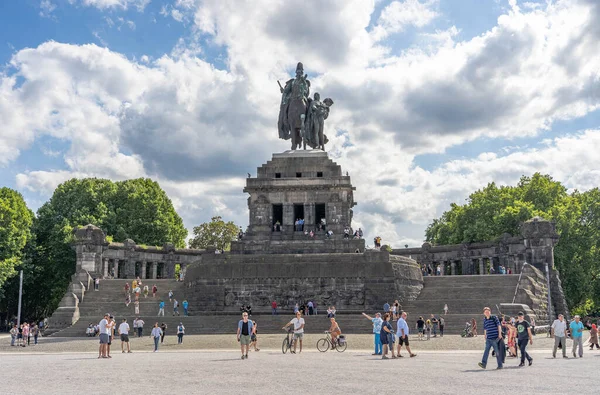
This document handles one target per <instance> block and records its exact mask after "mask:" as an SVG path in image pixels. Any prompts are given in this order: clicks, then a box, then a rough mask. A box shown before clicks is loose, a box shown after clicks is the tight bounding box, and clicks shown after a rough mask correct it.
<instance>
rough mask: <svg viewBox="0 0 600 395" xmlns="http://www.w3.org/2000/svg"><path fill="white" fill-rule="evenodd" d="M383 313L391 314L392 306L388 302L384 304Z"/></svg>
mask: <svg viewBox="0 0 600 395" xmlns="http://www.w3.org/2000/svg"><path fill="white" fill-rule="evenodd" d="M383 312H384V313H389V312H390V304H389V303H388V302H385V303H384V304H383Z"/></svg>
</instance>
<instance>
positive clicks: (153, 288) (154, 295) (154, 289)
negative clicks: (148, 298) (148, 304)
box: [152, 284, 158, 298]
mask: <svg viewBox="0 0 600 395" xmlns="http://www.w3.org/2000/svg"><path fill="white" fill-rule="evenodd" d="M157 292H158V288H157V287H156V284H154V285H153V286H152V297H153V298H155V297H156V293H157Z"/></svg>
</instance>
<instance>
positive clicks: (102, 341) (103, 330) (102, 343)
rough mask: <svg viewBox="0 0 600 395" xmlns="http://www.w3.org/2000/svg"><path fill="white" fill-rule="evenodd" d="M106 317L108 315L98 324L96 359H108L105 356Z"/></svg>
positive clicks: (106, 347) (106, 342) (106, 338)
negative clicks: (98, 346) (98, 343)
mask: <svg viewBox="0 0 600 395" xmlns="http://www.w3.org/2000/svg"><path fill="white" fill-rule="evenodd" d="M108 317H110V314H108V313H106V314H104V318H103V319H102V320H101V321H100V323H98V329H99V332H100V348H99V349H98V359H100V358H108V357H107V356H106V350H107V349H108V330H107V327H108Z"/></svg>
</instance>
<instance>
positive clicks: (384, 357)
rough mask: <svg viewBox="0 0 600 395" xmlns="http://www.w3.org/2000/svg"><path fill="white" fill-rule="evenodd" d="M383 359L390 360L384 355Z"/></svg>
mask: <svg viewBox="0 0 600 395" xmlns="http://www.w3.org/2000/svg"><path fill="white" fill-rule="evenodd" d="M381 359H389V358H388V357H386V356H385V355H384V356H383V357H381Z"/></svg>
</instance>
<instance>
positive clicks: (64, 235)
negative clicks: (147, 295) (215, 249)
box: [6, 178, 187, 318]
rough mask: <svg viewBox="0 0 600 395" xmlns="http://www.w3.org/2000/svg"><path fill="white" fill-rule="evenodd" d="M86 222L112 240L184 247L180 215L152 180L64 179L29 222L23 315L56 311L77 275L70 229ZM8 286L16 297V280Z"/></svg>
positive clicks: (34, 316)
mask: <svg viewBox="0 0 600 395" xmlns="http://www.w3.org/2000/svg"><path fill="white" fill-rule="evenodd" d="M87 224H93V225H96V226H98V227H100V228H101V229H102V230H104V231H105V232H106V233H107V235H109V236H111V237H112V239H113V240H114V241H115V242H122V241H124V240H125V239H128V238H129V239H133V240H135V241H136V243H139V244H148V245H162V243H164V242H171V243H173V244H175V246H177V247H184V246H185V238H186V236H187V230H186V229H185V228H184V226H183V221H182V220H181V217H179V215H178V214H177V213H176V212H175V209H174V208H173V204H172V203H171V200H170V199H169V198H168V196H167V195H166V194H165V192H164V191H163V190H162V189H161V188H160V186H159V184H158V183H157V182H155V181H152V180H150V179H134V180H127V181H121V182H113V181H110V180H103V179H96V178H87V179H71V180H69V181H66V182H64V183H63V184H61V185H59V186H58V187H57V188H56V190H55V191H54V194H53V195H52V197H51V198H50V200H49V201H48V202H46V203H45V204H44V205H43V206H42V207H40V209H39V210H38V212H37V219H36V220H35V221H34V224H33V233H34V234H35V243H31V245H29V246H28V249H27V258H28V259H27V263H26V264H25V265H24V270H25V282H24V299H23V306H24V318H27V317H30V318H39V317H43V316H46V315H49V314H51V313H52V312H53V311H54V310H55V309H56V307H57V306H58V303H59V302H60V300H61V298H62V297H63V295H64V293H65V290H66V288H67V286H68V284H69V283H70V281H71V276H72V275H73V274H74V273H75V252H74V251H73V249H72V248H71V245H70V244H71V242H72V241H73V230H74V229H76V228H77V227H79V226H84V225H87ZM12 282H13V283H14V282H15V280H14V278H13V281H12ZM7 286H8V287H9V288H11V293H10V294H11V295H12V296H11V298H14V295H15V294H14V287H15V284H8V285H7ZM16 286H17V287H18V284H17V285H16ZM17 289H18V288H17ZM6 304H8V305H9V308H10V309H11V310H12V309H13V306H14V305H15V303H14V301H13V300H10V299H9V300H7V301H6Z"/></svg>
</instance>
